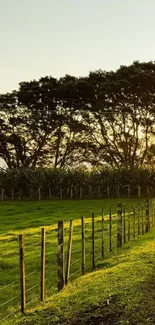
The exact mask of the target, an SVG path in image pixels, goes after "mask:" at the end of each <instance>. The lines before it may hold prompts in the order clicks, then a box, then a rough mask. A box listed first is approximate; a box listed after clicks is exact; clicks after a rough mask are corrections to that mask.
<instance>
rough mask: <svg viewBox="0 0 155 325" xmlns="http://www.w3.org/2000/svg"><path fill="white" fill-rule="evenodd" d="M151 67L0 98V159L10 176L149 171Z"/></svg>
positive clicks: (154, 77)
mask: <svg viewBox="0 0 155 325" xmlns="http://www.w3.org/2000/svg"><path fill="white" fill-rule="evenodd" d="M154 93H155V63H154V62H148V63H139V62H134V63H133V64H132V65H130V66H121V67H120V68H119V69H118V70H117V71H116V72H113V71H111V72H106V71H102V70H98V71H95V72H91V73H90V74H89V75H88V76H86V77H79V78H76V77H74V76H69V75H66V76H65V77H63V78H60V79H58V80H57V79H56V78H53V77H51V76H49V77H48V76H47V77H44V78H40V79H39V80H38V81H36V80H33V81H30V82H22V83H20V84H19V90H18V91H13V92H12V93H10V94H6V95H0V128H1V134H0V157H1V158H2V159H4V161H5V162H6V164H7V166H8V167H9V168H10V169H14V168H23V167H24V168H28V167H30V168H34V167H41V166H44V167H55V168H68V167H75V166H81V165H82V166H87V167H88V166H89V167H92V166H110V167H114V168H116V167H117V168H119V167H122V168H127V169H131V170H132V169H133V168H135V167H139V166H143V165H146V166H147V165H152V164H154V140H153V136H154V132H155V98H154Z"/></svg>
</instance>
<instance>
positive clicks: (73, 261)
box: [0, 199, 155, 323]
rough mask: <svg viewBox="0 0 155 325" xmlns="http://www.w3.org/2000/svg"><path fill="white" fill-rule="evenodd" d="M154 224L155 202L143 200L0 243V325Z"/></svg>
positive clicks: (145, 231) (84, 272)
mask: <svg viewBox="0 0 155 325" xmlns="http://www.w3.org/2000/svg"><path fill="white" fill-rule="evenodd" d="M154 226H155V200H154V199H151V200H148V199H147V200H145V201H143V200H142V201H140V202H138V203H137V204H136V205H135V206H132V207H127V206H123V205H122V204H121V203H119V204H118V205H117V207H116V206H112V207H109V209H108V210H104V209H103V210H102V211H101V212H100V213H94V212H93V213H92V215H91V216H90V217H83V216H82V217H81V218H80V219H75V220H70V221H69V222H64V221H58V224H57V225H53V226H51V227H45V228H42V229H41V232H38V231H37V232H35V231H34V233H33V234H21V235H20V236H19V237H18V236H16V237H13V238H9V239H7V240H5V239H4V240H2V241H1V242H0V245H1V253H2V254H1V256H0V266H1V269H0V321H1V323H3V322H4V320H5V319H6V318H7V317H9V316H11V315H13V314H14V313H16V312H17V311H21V312H22V313H25V312H26V310H27V309H28V308H29V307H33V306H36V305H37V304H38V303H39V301H41V302H43V301H44V300H45V298H46V297H48V296H51V295H53V294H54V293H56V292H57V291H61V290H62V289H63V288H64V286H65V285H67V284H68V282H69V281H72V280H73V279H75V278H77V277H78V276H80V275H84V274H86V273H87V272H90V271H94V270H95V269H96V268H100V267H104V260H105V259H106V258H109V257H110V256H111V254H113V252H115V253H116V252H117V251H120V249H121V248H122V247H123V246H124V245H125V244H126V243H128V242H129V241H131V240H133V242H134V241H136V240H137V239H138V238H139V237H140V236H143V235H144V234H145V233H147V232H149V231H150V229H151V227H154Z"/></svg>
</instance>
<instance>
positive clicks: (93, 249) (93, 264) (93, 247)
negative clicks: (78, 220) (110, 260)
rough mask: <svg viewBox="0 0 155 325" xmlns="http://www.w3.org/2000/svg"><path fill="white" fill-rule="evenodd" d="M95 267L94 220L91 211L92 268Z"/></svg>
mask: <svg viewBox="0 0 155 325" xmlns="http://www.w3.org/2000/svg"><path fill="white" fill-rule="evenodd" d="M94 269H95V222H94V212H93V213H92V270H94Z"/></svg>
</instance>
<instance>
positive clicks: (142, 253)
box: [4, 230, 155, 325]
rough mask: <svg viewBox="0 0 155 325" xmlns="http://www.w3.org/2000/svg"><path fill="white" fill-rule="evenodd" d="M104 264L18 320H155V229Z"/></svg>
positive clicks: (40, 323) (70, 323)
mask: <svg viewBox="0 0 155 325" xmlns="http://www.w3.org/2000/svg"><path fill="white" fill-rule="evenodd" d="M100 267H102V269H98V270H97V271H95V272H93V273H89V274H87V275H85V276H83V277H80V278H79V279H76V280H75V281H74V282H72V283H70V284H69V285H68V286H67V287H66V288H65V289H64V290H63V292H61V293H59V294H56V295H54V296H53V297H52V298H49V299H47V300H46V303H45V304H44V305H42V306H38V308H35V309H31V310H29V313H27V315H26V317H22V318H18V319H14V324H18V325H19V324H25V325H34V324H37V325H47V324H50V325H57V324H62V325H78V324H81V325H95V324H104V325H111V324H113V325H118V324H122V325H126V324H129V325H144V324H148V325H153V324H155V307H154V301H155V279H154V268H155V230H152V231H151V232H150V233H149V234H146V235H145V236H143V237H142V236H141V237H140V238H139V240H138V241H136V242H133V243H131V242H130V243H128V244H126V245H125V246H124V249H122V250H120V252H119V253H117V254H115V255H113V256H112V257H111V258H110V259H107V260H106V261H102V263H101V264H100ZM4 324H5V323H4ZM8 324H9V323H8Z"/></svg>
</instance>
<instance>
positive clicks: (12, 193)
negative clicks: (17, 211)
mask: <svg viewBox="0 0 155 325" xmlns="http://www.w3.org/2000/svg"><path fill="white" fill-rule="evenodd" d="M11 199H12V201H13V200H14V189H13V188H12V189H11Z"/></svg>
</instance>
